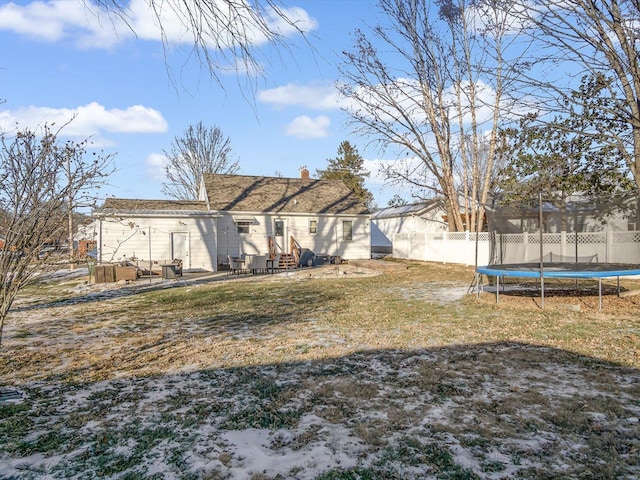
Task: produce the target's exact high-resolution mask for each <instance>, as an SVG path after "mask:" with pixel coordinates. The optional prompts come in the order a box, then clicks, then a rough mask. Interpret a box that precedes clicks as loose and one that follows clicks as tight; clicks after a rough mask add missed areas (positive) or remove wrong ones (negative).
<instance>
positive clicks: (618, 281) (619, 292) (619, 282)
mask: <svg viewBox="0 0 640 480" xmlns="http://www.w3.org/2000/svg"><path fill="white" fill-rule="evenodd" d="M616 278H617V279H618V296H620V277H616Z"/></svg>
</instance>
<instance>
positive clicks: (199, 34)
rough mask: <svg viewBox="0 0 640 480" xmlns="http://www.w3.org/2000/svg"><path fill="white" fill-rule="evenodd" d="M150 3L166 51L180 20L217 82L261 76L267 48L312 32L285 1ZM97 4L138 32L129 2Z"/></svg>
mask: <svg viewBox="0 0 640 480" xmlns="http://www.w3.org/2000/svg"><path fill="white" fill-rule="evenodd" d="M81 1H82V2H84V3H88V0H81ZM147 3H148V8H149V9H150V10H151V12H152V14H153V16H154V17H155V23H156V24H157V25H158V27H159V29H160V35H161V37H162V42H163V44H164V45H165V48H167V47H168V46H169V43H170V40H171V33H172V29H174V28H175V26H174V25H172V24H171V22H170V21H169V20H168V18H175V19H177V21H178V22H179V23H180V28H181V29H182V30H184V31H185V33H187V34H188V35H191V37H192V40H193V41H192V43H191V51H190V53H189V56H193V57H194V58H197V59H198V60H199V61H200V62H201V63H202V64H203V65H205V66H206V67H207V68H208V70H209V73H210V75H211V77H212V78H214V79H215V80H217V81H219V79H220V77H219V76H220V72H221V71H228V70H229V69H232V70H235V71H238V72H240V71H246V72H249V73H251V74H252V75H253V74H258V75H259V74H261V73H262V66H261V60H267V59H268V58H269V57H268V56H267V55H261V54H260V50H259V48H260V47H261V46H262V44H264V43H268V44H269V45H271V46H274V47H275V48H276V49H278V50H279V51H282V50H283V49H287V48H288V43H287V40H286V36H287V34H288V33H290V32H291V31H294V32H296V33H298V34H301V35H304V34H305V32H306V30H307V29H308V28H309V25H308V24H307V22H308V20H309V19H307V18H305V17H304V16H300V13H301V12H302V11H301V10H300V9H297V8H291V9H288V8H286V6H285V5H283V3H282V2H281V1H280V0H254V1H252V2H248V1H245V0H215V1H209V0H148V2H147ZM95 4H97V5H98V6H100V7H102V8H104V9H106V10H107V11H108V12H111V13H114V14H115V15H117V17H118V18H119V19H121V20H123V21H124V22H125V23H127V25H128V26H129V27H130V28H131V29H132V30H133V32H134V33H136V25H135V24H134V22H133V21H132V20H133V19H132V17H131V15H130V10H129V0H95ZM250 77H251V75H250V76H249V78H250Z"/></svg>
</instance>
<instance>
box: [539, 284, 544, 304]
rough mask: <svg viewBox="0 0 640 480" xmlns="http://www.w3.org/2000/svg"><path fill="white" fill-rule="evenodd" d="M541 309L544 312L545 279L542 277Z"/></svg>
mask: <svg viewBox="0 0 640 480" xmlns="http://www.w3.org/2000/svg"><path fill="white" fill-rule="evenodd" d="M540 308H542V310H544V277H543V276H540Z"/></svg>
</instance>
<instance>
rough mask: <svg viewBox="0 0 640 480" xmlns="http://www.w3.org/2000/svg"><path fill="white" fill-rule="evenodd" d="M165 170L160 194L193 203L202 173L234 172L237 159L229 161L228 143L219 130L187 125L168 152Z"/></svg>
mask: <svg viewBox="0 0 640 480" xmlns="http://www.w3.org/2000/svg"><path fill="white" fill-rule="evenodd" d="M163 153H164V155H165V156H166V157H167V164H166V165H165V167H164V170H165V175H166V177H167V181H166V182H165V183H164V184H163V186H162V192H163V193H164V194H165V195H167V196H169V197H172V198H177V199H179V200H196V199H197V198H198V195H199V191H200V182H201V181H202V175H203V174H205V173H236V172H237V171H238V169H239V162H238V160H236V159H234V158H232V155H231V142H230V140H229V137H225V136H224V135H223V133H222V130H220V128H218V127H216V126H214V127H210V128H207V127H205V126H204V125H203V124H202V122H198V124H197V125H195V126H193V125H190V126H189V128H187V129H186V130H185V132H184V134H183V135H182V136H181V137H176V138H174V140H173V143H172V144H171V148H170V149H169V151H168V152H167V151H166V150H165V151H164V152H163Z"/></svg>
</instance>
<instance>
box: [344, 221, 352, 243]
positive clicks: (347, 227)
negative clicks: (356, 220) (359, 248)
mask: <svg viewBox="0 0 640 480" xmlns="http://www.w3.org/2000/svg"><path fill="white" fill-rule="evenodd" d="M342 239H343V240H353V222H352V221H351V220H343V222H342Z"/></svg>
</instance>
